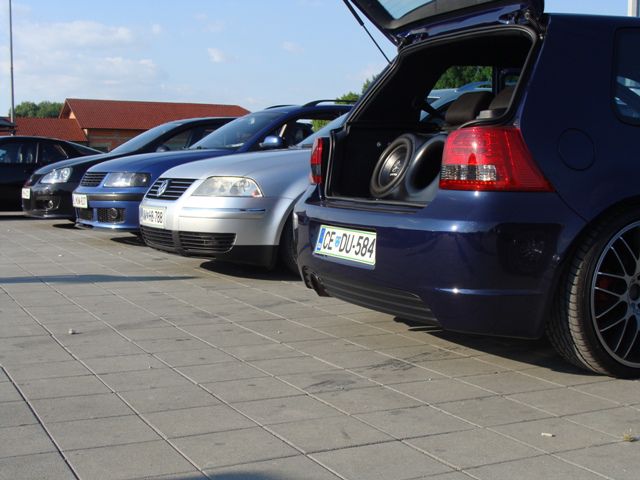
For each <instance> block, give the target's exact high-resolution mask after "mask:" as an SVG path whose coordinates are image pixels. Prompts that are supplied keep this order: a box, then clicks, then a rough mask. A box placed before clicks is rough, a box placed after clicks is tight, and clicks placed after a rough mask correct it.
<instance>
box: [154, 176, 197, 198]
mask: <svg viewBox="0 0 640 480" xmlns="http://www.w3.org/2000/svg"><path fill="white" fill-rule="evenodd" d="M193 182H195V179H190V178H159V179H158V180H156V181H155V183H154V184H153V185H151V188H150V189H149V191H148V192H147V194H146V195H145V196H146V197H147V198H157V199H161V200H177V199H178V198H180V196H181V195H182V194H183V193H184V192H185V191H186V190H187V188H189V187H190V186H191V184H192V183H193Z"/></svg>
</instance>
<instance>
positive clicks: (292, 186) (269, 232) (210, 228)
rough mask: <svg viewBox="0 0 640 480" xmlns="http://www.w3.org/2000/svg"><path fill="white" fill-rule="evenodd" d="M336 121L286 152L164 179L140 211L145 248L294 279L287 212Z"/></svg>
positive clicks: (202, 165)
mask: <svg viewBox="0 0 640 480" xmlns="http://www.w3.org/2000/svg"><path fill="white" fill-rule="evenodd" d="M345 118H346V115H343V116H341V117H338V118H337V119H335V120H334V121H332V122H331V123H329V124H328V125H326V126H325V127H324V128H322V129H320V130H319V131H318V132H316V133H315V134H313V135H311V136H310V137H308V138H307V139H305V140H304V141H302V142H301V143H300V144H298V145H297V146H296V147H294V148H291V149H288V150H279V151H271V152H258V153H246V154H236V155H233V156H227V157H217V158H210V159H206V160H199V161H196V162H192V163H187V164H184V165H180V166H177V167H174V168H171V169H170V170H167V171H166V172H165V173H163V174H162V175H161V176H160V178H159V179H158V180H157V181H156V182H155V183H154V184H153V185H152V186H151V188H150V189H149V191H148V192H147V193H146V195H145V197H144V199H143V200H142V203H141V204H140V231H141V234H142V238H143V239H144V241H145V243H146V244H147V245H149V246H150V247H153V248H157V249H160V250H165V251H169V252H174V253H178V254H181V255H188V256H201V257H213V258H216V259H219V260H224V261H232V262H237V263H246V264H251V265H260V266H265V267H267V268H272V267H274V266H275V265H276V263H277V261H278V259H280V260H281V261H282V263H283V264H284V265H285V266H287V267H288V268H289V269H291V270H292V271H295V272H297V267H296V260H295V252H294V246H293V233H292V225H291V211H292V209H293V205H294V204H295V202H296V200H297V199H298V197H300V196H301V195H302V193H304V191H305V190H306V189H307V187H308V186H309V174H310V168H309V160H310V156H311V147H312V145H313V141H314V140H315V138H317V137H322V136H328V135H329V131H330V130H332V129H335V128H339V127H341V126H342V125H343V123H344V120H345Z"/></svg>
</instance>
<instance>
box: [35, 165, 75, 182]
mask: <svg viewBox="0 0 640 480" xmlns="http://www.w3.org/2000/svg"><path fill="white" fill-rule="evenodd" d="M70 176H71V167H64V168H56V169H53V170H51V171H50V172H49V173H47V174H46V175H45V176H44V177H42V178H41V179H40V183H65V182H66V181H68V180H69V177H70Z"/></svg>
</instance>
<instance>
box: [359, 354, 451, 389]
mask: <svg viewBox="0 0 640 480" xmlns="http://www.w3.org/2000/svg"><path fill="white" fill-rule="evenodd" d="M353 371H354V372H355V373H357V374H358V375H362V376H363V377H366V378H369V379H371V380H374V381H376V382H379V383H383V384H385V385H392V384H396V383H407V382H416V381H431V380H435V379H438V378H444V377H442V375H439V374H438V373H435V372H432V371H430V370H427V369H425V368H422V367H420V366H414V365H411V364H410V363H407V362H405V361H403V360H398V359H392V358H389V359H387V360H386V361H384V362H382V363H380V364H378V365H371V366H368V367H361V368H354V369H353Z"/></svg>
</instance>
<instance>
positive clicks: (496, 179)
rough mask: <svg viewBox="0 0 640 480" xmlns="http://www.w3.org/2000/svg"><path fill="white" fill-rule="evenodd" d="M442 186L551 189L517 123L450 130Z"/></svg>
mask: <svg viewBox="0 0 640 480" xmlns="http://www.w3.org/2000/svg"><path fill="white" fill-rule="evenodd" d="M440 188H442V189H445V190H499V191H526V192H550V191H553V187H552V186H551V184H550V183H549V182H548V180H547V179H546V178H544V176H543V175H542V173H541V172H540V170H539V169H538V167H537V166H536V164H535V163H534V161H533V158H532V157H531V153H530V152H529V149H528V148H527V145H526V144H525V143H524V139H523V138H522V133H521V132H520V129H518V128H515V127H472V128H463V129H461V130H457V131H455V132H452V133H451V134H449V138H447V143H446V144H445V147H444V154H443V158H442V170H441V172H440Z"/></svg>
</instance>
